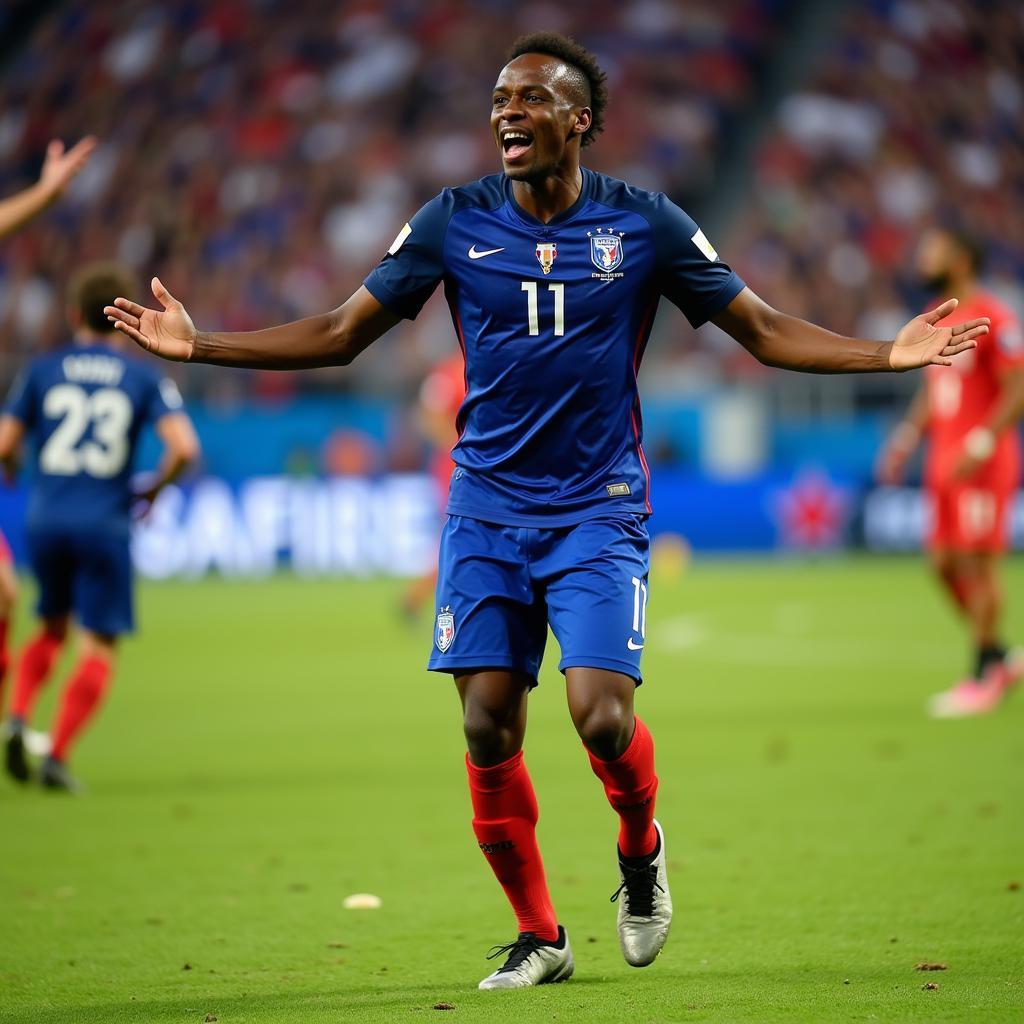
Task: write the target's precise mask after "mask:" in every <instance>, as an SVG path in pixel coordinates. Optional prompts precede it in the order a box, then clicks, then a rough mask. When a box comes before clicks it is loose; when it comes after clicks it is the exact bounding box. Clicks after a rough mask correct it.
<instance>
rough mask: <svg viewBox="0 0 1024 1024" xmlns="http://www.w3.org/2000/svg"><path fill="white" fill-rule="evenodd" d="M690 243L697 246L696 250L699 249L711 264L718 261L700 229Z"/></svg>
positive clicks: (716, 255) (713, 248) (711, 246)
mask: <svg viewBox="0 0 1024 1024" xmlns="http://www.w3.org/2000/svg"><path fill="white" fill-rule="evenodd" d="M690 241H691V242H693V244H694V245H695V246H697V248H698V249H700V251H701V252H702V253H704V255H705V256H707V258H708V259H709V260H711V262H712V263H714V262H715V260H717V259H718V253H717V252H715V247H714V246H713V245H712V244H711V243H710V242H709V241H708V239H707V235H705V234H704V232H703V231H701V229H700V228H697V230H696V231H695V232H694V235H693V237H692V238H691V239H690Z"/></svg>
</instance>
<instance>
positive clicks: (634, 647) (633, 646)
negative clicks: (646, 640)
mask: <svg viewBox="0 0 1024 1024" xmlns="http://www.w3.org/2000/svg"><path fill="white" fill-rule="evenodd" d="M626 646H627V647H628V648H629V649H630V650H631V651H642V650H643V649H644V645H643V644H638V643H634V642H633V638H632V637H630V638H629V639H628V640H627V641H626Z"/></svg>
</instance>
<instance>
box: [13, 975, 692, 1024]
mask: <svg viewBox="0 0 1024 1024" xmlns="http://www.w3.org/2000/svg"><path fill="white" fill-rule="evenodd" d="M681 977H682V976H680V978H681ZM665 980H666V979H665V976H664V975H663V976H662V981H663V982H664V981H665ZM622 984H623V979H621V978H612V977H591V978H573V979H572V981H570V982H569V983H567V984H565V985H551V986H544V987H543V988H541V989H531V990H527V991H523V992H511V993H509V992H500V993H495V992H486V993H484V992H479V991H477V990H476V989H475V988H467V987H466V984H465V982H455V983H449V982H442V983H441V984H439V985H431V986H425V985H410V986H408V987H399V986H395V987H393V988H381V987H380V986H375V985H359V986H352V987H347V988H344V989H338V988H335V989H331V990H327V991H325V990H317V991H309V990H306V991H301V992H294V991H292V992H282V993H264V992H259V993H253V994H252V995H247V996H228V997H222V996H218V995H209V996H203V995H201V994H195V995H190V996H187V997H184V998H171V999H154V1000H142V999H133V1000H130V1001H125V1002H107V1003H96V1004H94V1005H78V1006H73V1007H72V1006H63V1007H48V1008H41V1007H39V1008H25V1009H20V1010H13V1011H2V1010H0V1024H68V1022H70V1021H74V1022H75V1024H129V1022H131V1024H136V1022H138V1024H162V1022H165V1021H175V1022H192V1021H200V1022H201V1021H205V1019H206V1018H207V1017H208V1016H212V1017H216V1018H217V1020H218V1021H219V1022H220V1024H234V1022H246V1024H249V1022H253V1024H255V1022H264V1021H265V1022H267V1024H271V1022H272V1024H289V1022H292V1021H294V1022H300V1021H301V1022H303V1024H308V1022H311V1021H319V1020H325V1021H327V1020H330V1021H346V1022H349V1021H351V1022H366V1024H371V1022H377V1021H382V1022H383V1021H394V1020H402V1019H412V1020H416V1019H417V1015H418V1014H419V1013H420V1012H430V1011H433V1010H434V1009H435V1008H440V1009H447V1007H436V1004H438V1003H450V1004H454V1007H455V1008H457V1009H462V1010H471V1009H479V1010H481V1011H482V1013H481V1017H482V1018H483V1017H486V1018H487V1019H492V1020H502V1019H503V1018H504V1016H505V1014H503V1013H502V1012H501V1011H502V1010H506V1011H507V1012H508V1014H509V1019H517V1020H518V1019H520V1018H521V1017H522V1015H523V1013H524V1011H527V1010H528V1006H529V1002H528V1001H532V1002H534V1003H536V1002H538V1001H539V1000H543V1002H544V1004H545V1006H547V1005H549V1003H550V1001H551V1000H556V1001H557V1002H564V1003H565V1004H566V1005H567V1006H572V1007H573V1008H576V1007H578V1006H579V1003H578V998H579V997H580V996H582V995H583V994H584V993H585V992H590V993H592V994H597V993H599V992H601V991H602V990H604V989H607V987H609V986H621V985H622ZM406 1015H408V1017H406ZM428 1019H429V1018H428ZM462 1019H463V1020H465V1017H464V1016H463V1017H462Z"/></svg>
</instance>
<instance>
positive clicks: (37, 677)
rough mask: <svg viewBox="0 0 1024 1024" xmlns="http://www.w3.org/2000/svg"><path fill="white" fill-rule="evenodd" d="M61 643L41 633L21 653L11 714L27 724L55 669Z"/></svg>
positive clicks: (53, 637) (47, 634) (49, 635)
mask: <svg viewBox="0 0 1024 1024" xmlns="http://www.w3.org/2000/svg"><path fill="white" fill-rule="evenodd" d="M60 645H61V641H60V640H58V639H57V638H56V637H55V636H52V635H51V634H50V633H46V632H43V633H40V634H39V635H38V636H36V637H34V638H33V639H31V640H30V641H29V642H28V643H27V644H26V645H25V649H24V650H23V651H22V652H21V658H20V660H19V661H18V671H17V674H16V675H15V678H14V697H13V699H12V700H11V714H12V715H17V716H18V717H19V718H23V719H24V720H25V721H26V722H27V721H28V720H29V719H30V718H31V717H32V710H33V708H34V707H35V705H36V697H38V696H39V691H40V690H41V689H42V686H43V683H45V682H46V679H47V676H49V674H50V672H51V670H52V669H53V663H54V662H55V661H56V660H57V655H58V654H59V653H60Z"/></svg>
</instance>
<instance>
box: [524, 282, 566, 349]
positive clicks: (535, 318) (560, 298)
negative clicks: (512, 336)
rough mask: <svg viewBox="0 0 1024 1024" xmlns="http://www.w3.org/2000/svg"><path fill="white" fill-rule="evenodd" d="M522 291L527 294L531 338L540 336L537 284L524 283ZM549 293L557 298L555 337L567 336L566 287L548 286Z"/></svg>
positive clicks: (562, 285)
mask: <svg viewBox="0 0 1024 1024" xmlns="http://www.w3.org/2000/svg"><path fill="white" fill-rule="evenodd" d="M522 290H523V291H524V292H526V318H527V321H528V322H529V325H530V337H531V338H532V337H536V335H538V334H540V316H539V314H538V311H537V282H536V281H523V288H522ZM548 291H549V292H552V293H553V294H554V296H555V337H556V338H560V337H562V335H564V334H565V285H564V284H560V283H554V284H549V285H548Z"/></svg>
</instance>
